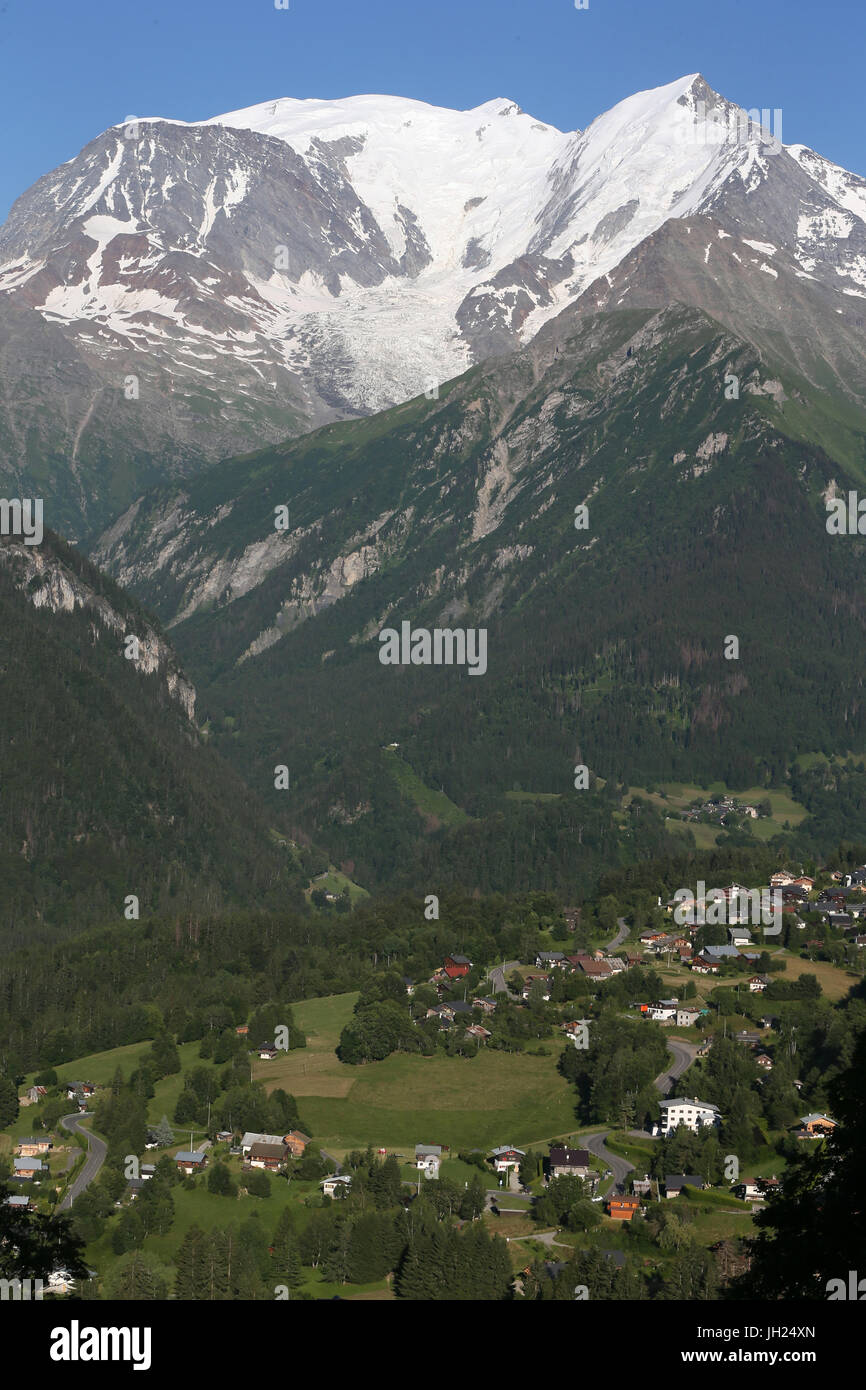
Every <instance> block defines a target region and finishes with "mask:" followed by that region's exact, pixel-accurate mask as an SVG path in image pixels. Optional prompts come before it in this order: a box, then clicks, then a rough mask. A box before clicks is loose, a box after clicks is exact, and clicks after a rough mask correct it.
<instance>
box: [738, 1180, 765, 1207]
mask: <svg viewBox="0 0 866 1390" xmlns="http://www.w3.org/2000/svg"><path fill="white" fill-rule="evenodd" d="M734 1196H735V1197H739V1199H740V1201H741V1202H763V1200H764V1194H763V1192H762V1191H761V1189H760V1188H759V1186H758V1184H757V1183H756V1182H751V1181H750V1182H741V1183H738V1184H737V1186H736V1187H735V1188H734Z"/></svg>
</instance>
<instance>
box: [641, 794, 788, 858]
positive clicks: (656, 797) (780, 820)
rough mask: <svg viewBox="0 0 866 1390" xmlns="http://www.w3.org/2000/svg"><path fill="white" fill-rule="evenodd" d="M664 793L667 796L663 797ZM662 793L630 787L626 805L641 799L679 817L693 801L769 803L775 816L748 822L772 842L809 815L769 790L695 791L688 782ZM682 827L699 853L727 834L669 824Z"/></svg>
mask: <svg viewBox="0 0 866 1390" xmlns="http://www.w3.org/2000/svg"><path fill="white" fill-rule="evenodd" d="M661 791H663V792H664V793H665V794H664V795H662V794H661ZM661 791H653V792H648V791H647V790H646V789H645V788H644V787H629V789H628V793H627V795H626V797H625V802H626V803H628V802H629V801H631V800H632V798H633V797H635V796H639V797H642V798H643V799H644V800H645V801H650V802H652V804H653V805H654V806H657V807H658V808H659V810H661V811H665V810H667V811H669V812H670V813H671V814H672V815H676V814H677V813H680V812H683V811H685V810H687V809H688V807H689V806H690V804H691V803H692V802H693V801H696V800H698V799H700V800H701V801H708V800H709V799H710V798H711V797H717V796H734V797H736V798H737V800H738V801H742V802H746V803H748V804H751V805H754V804H755V803H756V802H758V801H769V803H770V806H771V808H772V815H771V816H767V817H761V818H760V819H759V820H753V821H750V822H749V826H750V828H751V831H752V834H753V835H754V837H755V839H757V840H771V839H772V838H773V836H774V835H779V834H781V833H782V832H783V829H784V823H785V821H788V822H789V824H790V825H792V826H795V825H799V824H800V822H801V821H802V820H803V819H805V817H806V815H807V811H806V808H805V806H801V805H800V803H799V802H798V801H794V799H793V797H791V796H790V795H789V794H788V792H786V791H780V790H768V789H767V788H766V787H746V788H745V790H740V789H738V788H736V787H726V786H725V784H724V783H723V782H714V783H713V784H712V785H711V786H709V787H696V786H693V785H691V784H690V783H687V782H665V783H663V784H662V785H661ZM680 826H681V827H682V829H683V830H691V832H692V834H693V835H694V837H695V844H696V845H697V847H698V849H713V848H714V847H715V845H716V843H717V841H718V836H719V835H720V834H721V833H722V831H723V830H724V826H715V825H704V824H701V823H698V822H689V824H688V825H686V823H685V821H679V820H674V819H671V820H669V822H668V826H667V828H668V830H676V829H677V828H679V827H680Z"/></svg>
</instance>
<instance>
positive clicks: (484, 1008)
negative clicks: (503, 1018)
mask: <svg viewBox="0 0 866 1390" xmlns="http://www.w3.org/2000/svg"><path fill="white" fill-rule="evenodd" d="M472 1007H473V1008H474V1009H480V1010H481V1012H482V1013H483V1014H493V1013H495V1012H496V1000H495V999H488V998H486V997H483V996H482V997H481V998H479V999H473V1000H472Z"/></svg>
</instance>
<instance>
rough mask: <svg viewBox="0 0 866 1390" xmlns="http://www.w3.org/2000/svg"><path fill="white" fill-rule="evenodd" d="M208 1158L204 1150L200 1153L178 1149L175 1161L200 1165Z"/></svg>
mask: <svg viewBox="0 0 866 1390" xmlns="http://www.w3.org/2000/svg"><path fill="white" fill-rule="evenodd" d="M206 1157H207V1155H206V1154H205V1152H204V1149H200V1150H199V1151H198V1152H196V1151H195V1150H193V1149H178V1151H177V1153H176V1154H175V1156H174V1159H175V1162H176V1163H200V1162H202V1160H203V1159H205V1158H206Z"/></svg>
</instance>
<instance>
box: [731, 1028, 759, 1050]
mask: <svg viewBox="0 0 866 1390" xmlns="http://www.w3.org/2000/svg"><path fill="white" fill-rule="evenodd" d="M734 1038H735V1040H736V1041H737V1042H738V1043H742V1044H743V1046H744V1047H754V1046H755V1044H756V1043H759V1042H760V1041H761V1035H760V1033H750V1032H749V1030H748V1029H747V1028H741V1029H740V1030H739V1032H737V1033H735V1034H734Z"/></svg>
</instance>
